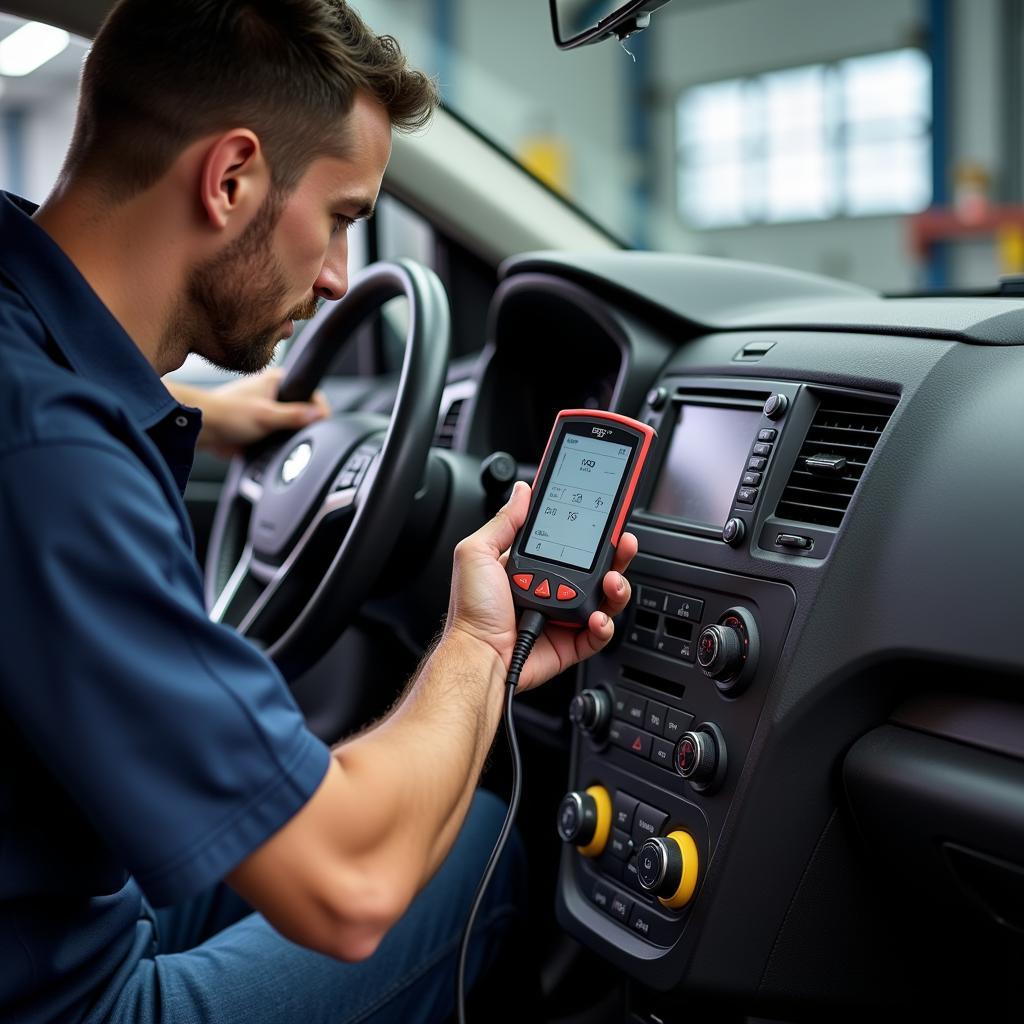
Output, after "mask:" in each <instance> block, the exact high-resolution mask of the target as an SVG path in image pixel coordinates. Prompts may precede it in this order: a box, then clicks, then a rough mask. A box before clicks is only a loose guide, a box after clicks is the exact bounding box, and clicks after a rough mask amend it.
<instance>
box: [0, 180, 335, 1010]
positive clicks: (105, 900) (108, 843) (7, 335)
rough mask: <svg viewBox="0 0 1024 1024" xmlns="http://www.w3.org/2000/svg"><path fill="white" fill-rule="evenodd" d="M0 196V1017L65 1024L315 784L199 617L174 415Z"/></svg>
mask: <svg viewBox="0 0 1024 1024" xmlns="http://www.w3.org/2000/svg"><path fill="white" fill-rule="evenodd" d="M32 211H33V208H32V207H31V206H30V205H29V204H25V203H23V202H21V201H20V200H16V199H14V198H13V197H12V196H9V195H7V194H5V193H0V566H2V571H3V607H2V610H0V1020H3V1021H5V1022H12V1021H43V1020H45V1021H51V1020H53V1021H58V1020H59V1021H65V1020H68V1021H70V1020H75V1021H77V1020H80V1019H82V1018H83V1016H85V1015H87V1014H89V1013H95V1014H96V1015H97V1016H99V1015H101V1014H102V1011H103V1008H104V1007H105V1006H106V1005H109V1003H110V1002H111V1001H112V1000H113V998H114V996H115V995H116V992H117V989H118V988H119V987H120V985H121V984H122V983H123V980H124V979H125V978H126V977H127V975H128V974H129V973H130V972H131V970H132V969H133V968H134V967H135V965H136V964H137V963H138V961H139V960H140V959H141V958H143V957H147V956H152V955H153V954H154V950H155V935H154V929H155V926H154V923H153V920H152V917H153V915H152V913H151V911H150V910H149V907H148V906H147V904H146V902H145V901H144V900H143V899H142V894H143V893H144V894H145V895H146V897H147V898H148V901H149V902H151V903H153V904H157V905H161V904H169V903H173V902H176V901H178V900H180V899H182V898H184V897H187V896H190V895H192V894H194V893H196V892H199V891H200V890H202V889H204V888H206V887H207V886H210V885H212V884H213V883H215V882H217V881H218V880H219V879H221V878H222V877H223V876H224V875H225V874H226V873H228V872H229V871H230V870H231V869H232V868H234V867H235V866H236V865H237V864H238V863H239V862H240V861H241V860H242V859H243V858H244V857H246V856H247V855H248V854H249V853H251V852H252V851H253V850H254V849H256V847H258V846H259V845H260V844H261V843H263V842H264V840H266V839H267V838H269V837H270V836H271V835H272V834H273V833H274V832H275V831H277V830H278V829H279V828H280V827H281V826H282V825H284V824H285V823H286V822H287V821H288V820H289V819H290V818H291V817H292V816H293V815H294V814H295V813H296V811H298V810H299V809H300V808H301V807H302V806H303V804H304V803H305V802H306V801H307V800H308V799H309V797H310V796H311V794H312V793H313V791H314V790H315V789H316V788H317V786H318V785H319V783H320V782H321V781H322V779H323V777H324V775H325V773H326V771H327V766H328V763H329V757H330V753H329V751H328V749H327V748H326V747H325V746H324V744H323V743H321V742H320V741H319V740H318V739H317V738H316V737H314V736H313V735H312V733H310V732H309V731H308V730H307V729H306V727H305V724H304V722H303V719H302V716H301V714H300V712H299V710H298V708H297V707H296V705H295V702H294V700H293V699H292V697H291V694H290V692H289V691H288V689H287V687H286V685H285V683H284V682H283V680H282V679H281V676H280V675H279V673H278V672H277V670H276V668H275V667H274V666H273V664H272V663H271V662H269V661H268V660H267V659H266V658H265V657H264V656H263V655H262V654H260V653H259V652H258V651H257V650H256V649H255V648H254V647H252V646H251V645H250V644H249V643H247V642H246V641H245V640H243V639H242V638H241V637H239V636H238V635H237V634H236V633H234V632H232V631H231V630H230V629H228V628H226V627H223V626H220V625H216V624H214V623H212V622H210V620H209V619H208V618H207V616H206V612H205V610H204V606H203V595H202V585H201V580H200V574H199V570H198V567H197V565H196V560H195V556H194V554H193V549H192V532H191V527H190V525H189V520H188V518H187V515H186V511H185V506H184V503H183V501H182V491H183V489H184V486H185V481H186V479H187V477H188V473H189V470H190V468H191V465H192V457H193V453H194V448H195V440H196V436H197V434H198V431H199V413H198V411H197V410H195V409H189V408H187V407H184V406H179V405H178V404H177V403H176V402H175V401H174V399H173V398H172V397H171V395H170V394H169V392H168V391H167V389H166V388H165V387H164V386H163V384H162V383H161V381H160V379H159V377H158V376H157V374H156V373H155V372H154V370H153V369H152V367H151V366H150V365H149V363H148V361H147V360H146V359H145V358H144V357H143V355H142V353H141V352H140V350H139V349H138V348H137V346H136V345H135V344H134V343H133V342H132V340H131V339H130V338H129V337H128V335H127V334H126V333H125V332H124V330H123V329H122V328H121V326H120V325H119V324H118V322H117V321H116V320H115V319H114V317H113V315H112V314H111V313H110V311H109V310H108V309H107V308H106V307H105V306H104V305H103V303H102V302H101V301H100V299H99V297H98V296H97V295H96V293H95V292H94V291H93V290H92V289H91V288H90V287H89V285H88V284H87V282H86V281H85V279H84V278H83V277H82V276H81V274H79V272H78V271H77V269H76V268H75V266H74V264H73V263H72V262H71V261H70V260H69V259H68V258H67V257H66V256H65V255H64V253H63V251H62V250H61V249H60V248H59V247H58V246H57V245H56V244H55V243H54V241H53V240H52V239H51V238H50V236H49V235H48V234H46V233H45V232H44V231H43V230H42V229H41V228H40V227H38V226H37V225H36V224H35V223H34V222H33V221H32V220H31V217H30V214H31V212H32Z"/></svg>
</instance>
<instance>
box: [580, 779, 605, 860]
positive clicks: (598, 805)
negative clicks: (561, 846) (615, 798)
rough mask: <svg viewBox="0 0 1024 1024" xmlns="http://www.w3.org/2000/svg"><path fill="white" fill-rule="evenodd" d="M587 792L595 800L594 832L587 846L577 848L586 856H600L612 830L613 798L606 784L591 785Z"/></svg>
mask: <svg viewBox="0 0 1024 1024" xmlns="http://www.w3.org/2000/svg"><path fill="white" fill-rule="evenodd" d="M586 794H587V796H589V797H590V798H591V799H592V800H593V801H594V813H595V820H594V834H593V835H592V836H591V837H590V841H589V842H588V843H587V844H586V845H585V846H577V847H576V849H577V850H579V851H580V853H582V854H583V856H584V857H600V856H601V854H602V853H604V848H605V845H606V844H607V842H608V834H609V833H610V832H611V830H612V798H611V796H609V794H608V790H607V789H605V788H604V786H589V787H587V790H586Z"/></svg>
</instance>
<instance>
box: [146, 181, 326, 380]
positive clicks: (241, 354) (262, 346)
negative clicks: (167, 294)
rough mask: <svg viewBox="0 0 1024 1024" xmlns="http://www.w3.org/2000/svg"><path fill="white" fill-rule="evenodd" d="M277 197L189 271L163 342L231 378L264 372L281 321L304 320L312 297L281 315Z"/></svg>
mask: <svg viewBox="0 0 1024 1024" xmlns="http://www.w3.org/2000/svg"><path fill="white" fill-rule="evenodd" d="M283 205H284V199H283V196H278V195H275V194H274V193H271V194H270V195H269V196H268V197H267V199H266V200H265V201H264V203H263V205H262V206H261V207H260V209H259V210H258V211H257V213H256V216H255V217H254V218H253V220H252V223H251V224H249V225H248V226H247V227H246V229H245V230H244V231H243V232H242V234H241V235H240V236H239V237H238V238H237V239H235V241H234V242H231V243H230V244H229V245H227V246H226V247H225V248H224V249H223V250H222V251H221V252H219V253H217V255H216V256H211V257H210V258H209V259H208V260H205V261H204V262H203V263H200V264H199V265H198V266H196V267H194V268H193V270H192V271H191V272H190V274H189V277H188V280H187V283H186V288H185V296H184V298H183V299H182V300H181V302H180V304H179V307H178V309H177V311H176V312H175V315H174V316H173V317H172V318H171V325H170V328H169V330H168V332H167V336H166V339H165V341H166V343H168V344H170V345H173V347H174V348H175V349H177V350H178V351H181V350H182V349H184V350H185V351H186V352H195V353H196V354H197V355H200V356H202V357H203V358H204V359H206V360H208V361H209V362H211V363H213V364H214V366H219V367H220V368H221V369H223V370H230V371H232V372H233V373H244V374H252V373H259V372H260V371H261V370H264V369H266V367H267V366H268V365H269V364H270V361H271V360H272V359H273V358H274V350H275V349H276V348H277V344H278V342H279V341H280V340H281V338H282V335H283V331H284V321H285V320H308V319H309V318H310V317H312V316H313V314H314V313H315V312H316V308H317V304H316V299H315V298H314V297H313V296H310V298H308V299H306V300H305V301H304V302H302V303H300V304H299V305H298V306H295V307H293V308H292V310H291V311H290V312H288V313H282V312H281V308H282V306H283V305H284V303H285V301H286V299H287V297H288V290H289V289H288V285H287V281H286V278H285V275H284V272H283V270H282V268H281V264H280V263H279V262H278V260H277V257H276V256H275V255H274V250H273V233H274V227H275V225H276V224H277V221H278V218H279V217H280V215H281V209H282V207H283Z"/></svg>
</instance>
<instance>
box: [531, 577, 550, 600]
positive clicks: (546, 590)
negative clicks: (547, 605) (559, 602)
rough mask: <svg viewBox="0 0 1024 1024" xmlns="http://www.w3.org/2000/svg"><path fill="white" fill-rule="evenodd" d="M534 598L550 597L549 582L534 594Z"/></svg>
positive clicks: (543, 584)
mask: <svg viewBox="0 0 1024 1024" xmlns="http://www.w3.org/2000/svg"><path fill="white" fill-rule="evenodd" d="M533 596H534V597H550V596H551V587H549V586H548V581H547V580H545V581H544V582H543V583H542V584H541V585H540V586H539V587H538V588H537V589H536V590H535V591H534V592H533Z"/></svg>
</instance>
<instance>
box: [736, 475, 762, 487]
mask: <svg viewBox="0 0 1024 1024" xmlns="http://www.w3.org/2000/svg"><path fill="white" fill-rule="evenodd" d="M762 476H763V474H761V473H744V474H743V479H742V480H740V483H741V484H743V486H744V487H760V486H761V480H762Z"/></svg>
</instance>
